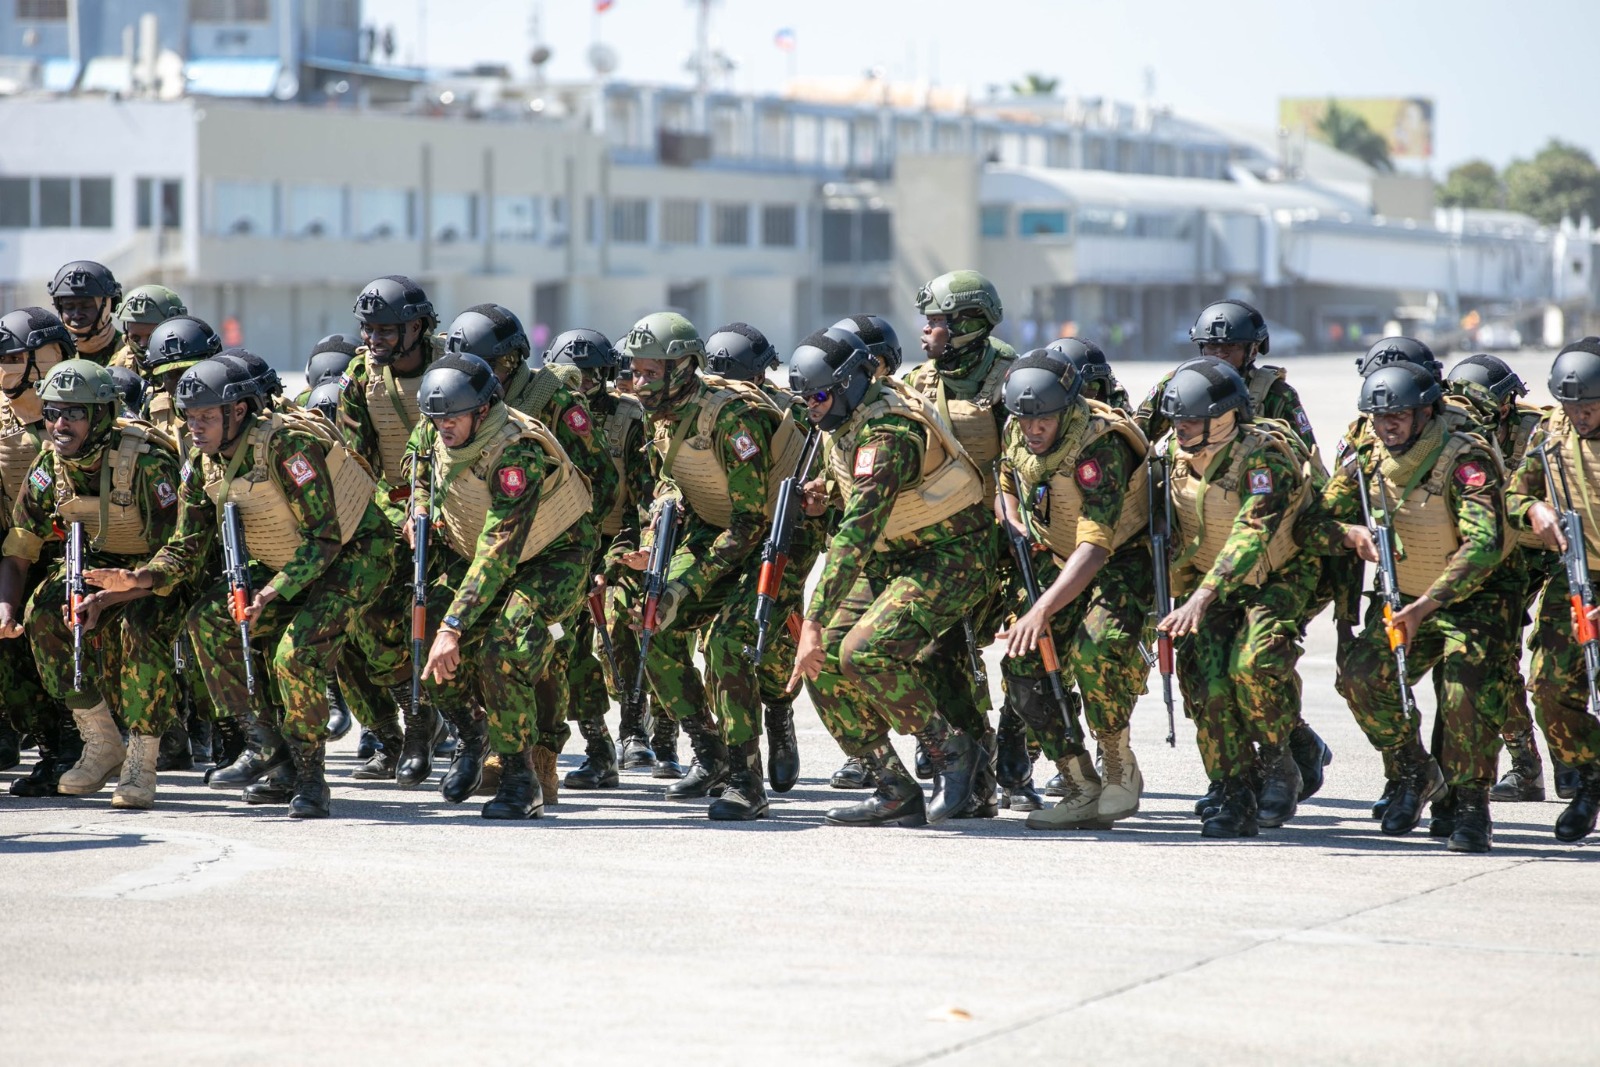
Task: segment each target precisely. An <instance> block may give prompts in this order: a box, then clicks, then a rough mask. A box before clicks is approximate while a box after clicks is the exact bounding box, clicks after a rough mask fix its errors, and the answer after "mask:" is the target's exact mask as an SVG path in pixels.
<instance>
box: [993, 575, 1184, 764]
mask: <svg viewBox="0 0 1600 1067" xmlns="http://www.w3.org/2000/svg"><path fill="white" fill-rule="evenodd" d="M1033 569H1034V577H1035V580H1036V581H1037V583H1038V587H1039V592H1040V593H1041V594H1042V593H1044V591H1045V590H1047V589H1049V588H1050V585H1051V583H1053V582H1054V581H1055V580H1056V577H1057V575H1059V574H1060V573H1061V568H1060V567H1059V566H1058V565H1057V564H1056V560H1055V557H1054V556H1052V555H1051V554H1050V553H1049V552H1035V553H1034V554H1033ZM1152 571H1153V568H1152V567H1151V563H1150V550H1149V548H1148V547H1147V546H1146V545H1144V544H1143V543H1140V544H1138V545H1136V546H1133V547H1129V548H1124V549H1123V550H1122V551H1119V552H1118V553H1117V554H1116V555H1114V556H1112V557H1111V558H1110V559H1108V560H1107V561H1106V563H1105V566H1104V567H1102V568H1101V569H1100V573H1099V574H1098V575H1096V576H1095V580H1094V584H1092V585H1090V586H1089V588H1088V589H1086V590H1084V592H1083V594H1082V595H1081V596H1079V597H1078V598H1077V599H1076V600H1074V601H1073V602H1072V603H1070V604H1068V605H1067V606H1066V607H1065V608H1063V609H1062V610H1061V611H1059V612H1058V613H1057V614H1056V616H1055V618H1053V619H1052V620H1051V630H1052V633H1053V635H1054V638H1055V644H1056V655H1057V657H1058V658H1059V659H1060V661H1061V674H1062V679H1061V681H1062V686H1063V688H1065V689H1067V690H1069V691H1070V689H1071V687H1072V686H1073V684H1074V683H1076V684H1077V690H1078V692H1079V693H1081V694H1082V701H1081V704H1082V707H1083V709H1084V712H1085V715H1086V717H1087V718H1088V720H1089V729H1090V731H1091V733H1093V734H1094V735H1095V736H1096V737H1100V736H1105V735H1109V734H1114V733H1117V732H1118V731H1120V730H1122V729H1124V728H1125V727H1126V726H1127V725H1128V720H1129V719H1130V718H1131V717H1132V715H1133V706H1134V704H1135V703H1137V702H1138V699H1139V697H1140V696H1142V695H1143V694H1144V692H1145V691H1146V689H1147V688H1148V685H1147V682H1148V679H1149V677H1150V666H1149V664H1148V663H1146V662H1145V658H1144V653H1143V652H1142V651H1141V650H1140V648H1139V638H1140V636H1141V634H1142V633H1143V632H1144V629H1145V627H1146V624H1147V623H1148V617H1149V605H1150V598H1151V597H1152V595H1153V593H1152V592H1151V585H1152V577H1151V575H1152ZM1008 592H1009V594H1010V596H1009V601H1010V612H1009V614H1010V616H1011V617H1012V618H1016V617H1019V616H1021V615H1022V614H1023V613H1025V612H1026V611H1027V610H1028V594H1027V590H1026V588H1024V586H1023V584H1022V581H1021V578H1020V576H1019V577H1018V579H1017V580H1016V581H1015V582H1014V583H1013V585H1012V587H1011V589H1010V590H1009V591H1008ZM1004 663H1005V684H1006V699H1007V702H1008V704H1009V705H1010V706H1011V707H1012V708H1013V709H1015V710H1016V712H1017V714H1018V715H1019V716H1021V718H1022V721H1023V722H1025V723H1027V725H1028V730H1029V732H1030V733H1031V734H1032V735H1033V736H1034V737H1035V738H1037V739H1038V741H1039V747H1040V748H1041V749H1042V750H1043V751H1044V755H1045V758H1046V759H1048V760H1050V761H1051V762H1052V763H1054V762H1055V761H1056V760H1058V759H1060V758H1061V757H1062V756H1066V755H1071V754H1073V753H1075V752H1076V751H1077V749H1075V748H1069V746H1068V744H1067V736H1066V720H1065V718H1064V715H1063V711H1062V709H1061V708H1060V707H1059V706H1058V705H1057V704H1056V701H1055V697H1054V695H1053V694H1052V693H1051V690H1050V685H1049V682H1048V680H1047V676H1046V674H1045V670H1044V661H1043V660H1042V659H1041V658H1040V656H1039V653H1038V652H1037V651H1035V652H1030V653H1028V654H1027V655H1026V656H1021V657H1018V658H1016V659H1010V658H1008V659H1006V660H1005V661H1004ZM1078 705H1079V701H1077V700H1071V701H1070V707H1071V711H1072V714H1073V715H1074V716H1075V715H1076V714H1077V709H1078Z"/></svg>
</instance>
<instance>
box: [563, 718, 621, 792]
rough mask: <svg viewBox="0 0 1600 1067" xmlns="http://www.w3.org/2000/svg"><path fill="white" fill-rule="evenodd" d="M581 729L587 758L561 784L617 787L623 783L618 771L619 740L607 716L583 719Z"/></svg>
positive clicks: (589, 787) (582, 786) (592, 787)
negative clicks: (614, 735) (610, 727)
mask: <svg viewBox="0 0 1600 1067" xmlns="http://www.w3.org/2000/svg"><path fill="white" fill-rule="evenodd" d="M578 732H579V733H581V734H583V739H584V741H585V742H586V743H585V745H584V753H585V756H584V760H583V763H581V764H580V765H579V766H578V769H577V770H575V771H569V772H568V773H567V776H566V778H565V779H563V781H562V784H563V785H565V786H566V787H567V788H568V789H615V788H616V787H617V786H619V785H621V784H622V779H621V777H620V776H619V775H618V774H617V748H616V742H614V741H612V740H611V732H610V731H609V730H607V729H606V721H605V720H604V719H580V720H579V721H578Z"/></svg>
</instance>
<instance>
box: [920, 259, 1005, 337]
mask: <svg viewBox="0 0 1600 1067" xmlns="http://www.w3.org/2000/svg"><path fill="white" fill-rule="evenodd" d="M917 310H918V311H920V312H921V313H922V314H924V315H948V316H949V317H950V319H951V321H956V320H959V319H967V318H974V317H978V318H982V319H983V320H984V321H985V322H987V323H988V324H989V328H990V329H991V330H992V329H994V328H995V327H996V326H998V325H1000V320H1001V319H1003V318H1005V308H1004V307H1002V306H1001V304H1000V292H999V290H997V289H996V288H995V287H994V283H993V282H991V281H990V280H989V279H988V278H985V277H984V276H983V275H981V274H979V273H978V272H977V271H975V270H953V271H950V272H949V273H948V274H941V275H939V276H938V277H937V278H935V279H934V280H933V281H931V282H929V283H928V284H927V285H924V286H923V287H922V288H921V289H918V290H917Z"/></svg>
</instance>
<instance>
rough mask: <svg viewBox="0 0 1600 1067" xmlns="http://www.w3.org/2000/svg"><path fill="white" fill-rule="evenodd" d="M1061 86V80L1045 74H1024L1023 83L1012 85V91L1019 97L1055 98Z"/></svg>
mask: <svg viewBox="0 0 1600 1067" xmlns="http://www.w3.org/2000/svg"><path fill="white" fill-rule="evenodd" d="M1060 84H1061V79H1060V78H1052V77H1049V76H1048V75H1044V74H1024V75H1023V76H1022V80H1021V81H1019V82H1012V83H1011V91H1012V92H1014V93H1016V94H1017V95H1018V96H1054V95H1056V88H1057V86H1059V85H1060Z"/></svg>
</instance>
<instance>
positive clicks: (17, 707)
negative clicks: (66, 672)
mask: <svg viewBox="0 0 1600 1067" xmlns="http://www.w3.org/2000/svg"><path fill="white" fill-rule="evenodd" d="M0 717H3V719H4V721H6V722H8V723H10V724H11V728H12V729H14V730H16V731H17V733H19V734H33V733H37V732H38V731H39V730H40V729H41V727H42V725H43V724H44V723H45V722H46V721H50V722H57V721H70V720H71V718H72V716H71V715H70V714H69V713H68V712H67V709H66V705H65V704H63V703H62V702H61V701H60V700H57V699H56V698H55V697H53V696H51V695H50V694H49V693H47V692H46V691H45V687H44V681H43V680H42V679H41V678H40V677H39V667H38V665H37V664H36V663H35V662H34V660H33V649H32V647H31V646H30V644H29V642H28V638H27V636H26V635H24V636H22V637H19V638H17V639H15V640H13V641H0Z"/></svg>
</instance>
